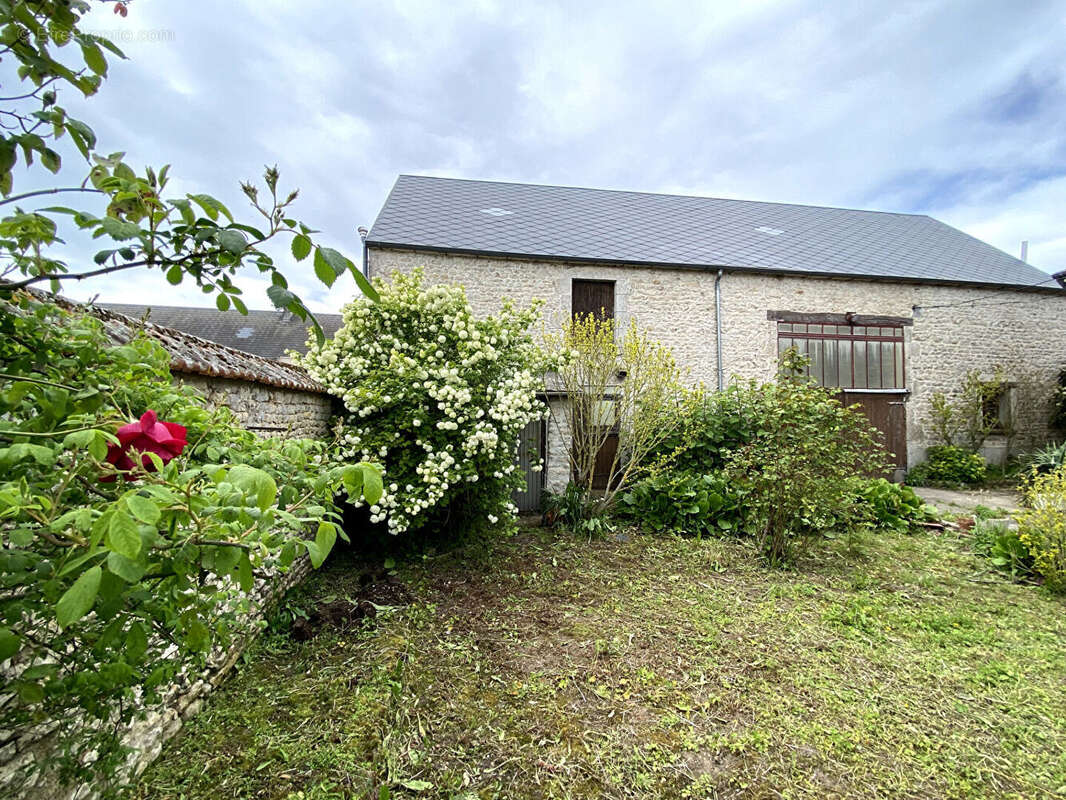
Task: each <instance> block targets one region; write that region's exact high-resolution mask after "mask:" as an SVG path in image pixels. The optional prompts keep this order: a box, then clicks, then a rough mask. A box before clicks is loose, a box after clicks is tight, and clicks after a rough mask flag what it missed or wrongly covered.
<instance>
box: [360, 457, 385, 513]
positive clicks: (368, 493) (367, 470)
mask: <svg viewBox="0 0 1066 800" xmlns="http://www.w3.org/2000/svg"><path fill="white" fill-rule="evenodd" d="M384 493H385V486H384V484H383V483H382V480H381V472H380V470H378V468H377V467H374V466H372V465H370V464H364V465H363V497H365V498H366V501H367V502H368V503H369V504H370V505H374V503H376V502H377V501H378V500H380V499H381V495H383V494H384Z"/></svg>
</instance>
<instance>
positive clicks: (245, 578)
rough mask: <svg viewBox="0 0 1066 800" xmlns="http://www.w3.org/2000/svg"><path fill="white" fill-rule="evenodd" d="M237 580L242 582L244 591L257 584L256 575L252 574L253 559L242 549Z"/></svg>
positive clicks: (250, 589)
mask: <svg viewBox="0 0 1066 800" xmlns="http://www.w3.org/2000/svg"><path fill="white" fill-rule="evenodd" d="M237 582H238V583H239V584H240V587H241V591H242V592H250V591H252V587H254V586H255V576H254V575H253V574H252V560H251V559H250V558H249V557H248V553H247V552H245V551H241V561H240V563H239V564H238V565H237Z"/></svg>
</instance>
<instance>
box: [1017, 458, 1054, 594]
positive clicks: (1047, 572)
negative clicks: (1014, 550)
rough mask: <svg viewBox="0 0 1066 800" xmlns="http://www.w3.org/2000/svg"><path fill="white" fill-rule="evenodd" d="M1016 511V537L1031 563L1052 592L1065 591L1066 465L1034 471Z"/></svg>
mask: <svg viewBox="0 0 1066 800" xmlns="http://www.w3.org/2000/svg"><path fill="white" fill-rule="evenodd" d="M1025 506H1026V507H1025V508H1024V509H1022V510H1021V511H1019V512H1018V514H1017V515H1016V519H1017V520H1018V538H1019V539H1020V540H1021V541H1022V543H1023V544H1024V545H1025V546H1026V547H1027V548H1028V549H1029V553H1030V554H1031V555H1032V557H1033V566H1034V567H1035V568H1036V571H1037V572H1039V573H1040V574H1041V575H1042V576H1043V577H1044V581H1045V584H1046V585H1047V587H1048V588H1049V589H1051V590H1052V591H1054V592H1066V466H1062V467H1059V468H1058V469H1057V470H1055V471H1054V472H1049V473H1047V474H1045V475H1037V476H1036V477H1034V478H1033V480H1032V481H1031V482H1030V483H1029V486H1028V487H1027V488H1026V490H1025Z"/></svg>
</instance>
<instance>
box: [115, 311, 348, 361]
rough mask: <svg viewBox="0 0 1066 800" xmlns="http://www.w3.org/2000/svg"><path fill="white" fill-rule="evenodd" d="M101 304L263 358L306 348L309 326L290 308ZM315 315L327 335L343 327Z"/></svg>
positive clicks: (334, 319) (333, 318) (336, 316)
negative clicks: (241, 309)
mask: <svg viewBox="0 0 1066 800" xmlns="http://www.w3.org/2000/svg"><path fill="white" fill-rule="evenodd" d="M98 305H99V307H100V308H106V309H108V310H110V311H116V312H118V313H119V314H125V315H126V316H127V317H132V318H133V319H144V318H145V315H147V318H148V319H149V320H150V321H151V322H154V323H156V324H157V325H163V326H165V327H167V328H176V329H177V330H179V331H185V332H186V333H190V334H192V335H193V336H199V337H200V338H201V339H206V340H208V341H209V342H216V343H218V344H221V345H225V346H226V347H232V348H233V349H235V350H243V351H244V352H246V353H252V354H254V355H257V356H263V357H264V358H284V357H285V354H286V352H288V351H289V350H296V351H297V352H300V353H304V352H306V351H307V346H306V342H307V325H306V323H304V322H303V321H302V320H301V319H300V318H299V317H296V316H294V315H293V314H291V313H289V312H288V311H249V312H248V313H247V314H244V315H242V314H238V313H237V312H228V311H227V312H220V311H218V310H217V309H215V308H191V307H188V306H157V305H154V304H151V305H133V304H128V303H99V304H98ZM315 318H316V319H317V320H318V324H319V325H321V326H322V330H323V331H324V332H325V334H326V336H327V337H331V336H333V334H335V333H336V332H337V330H338V329H339V328H340V326H341V321H342V318H341V315H340V314H316V315H315Z"/></svg>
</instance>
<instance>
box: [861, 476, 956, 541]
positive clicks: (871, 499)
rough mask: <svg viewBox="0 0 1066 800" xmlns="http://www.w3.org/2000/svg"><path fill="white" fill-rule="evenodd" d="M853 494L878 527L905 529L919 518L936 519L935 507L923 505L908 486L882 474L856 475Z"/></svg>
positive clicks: (869, 518)
mask: <svg viewBox="0 0 1066 800" xmlns="http://www.w3.org/2000/svg"><path fill="white" fill-rule="evenodd" d="M856 484H857V485H856V487H855V494H856V497H857V499H858V500H859V502H860V504H861V507H862V509H863V510H864V511H865V512H866V514H867V515H868V522H870V523H871V524H873V525H876V526H878V527H882V528H891V529H892V530H896V531H901V532H905V531H909V530H912V529H913V528H915V527H916V526H917V523H919V522H925V521H929V520H934V519H937V517H938V514H937V511H936V509H935V508H933V507H932V506H930V505H927V504H926V503H925V502H924V501H923V500H922V499H921V498H920V497H918V495H916V494H915V493H914V490H913V489H911V488H910V487H909V486H901V485H900V484H898V483H892V482H891V481H887V480H885V479H884V478H877V479H875V480H865V479H860V480H858V481H857V482H856Z"/></svg>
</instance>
